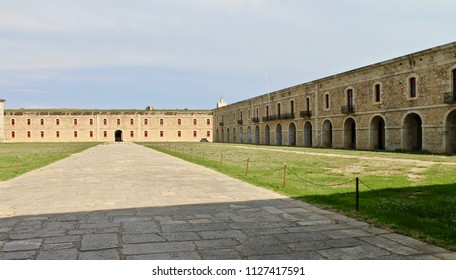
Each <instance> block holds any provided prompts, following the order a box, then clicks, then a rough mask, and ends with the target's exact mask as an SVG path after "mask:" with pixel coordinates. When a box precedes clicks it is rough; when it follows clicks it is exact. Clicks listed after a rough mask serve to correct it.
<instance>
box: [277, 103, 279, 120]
mask: <svg viewBox="0 0 456 280" xmlns="http://www.w3.org/2000/svg"><path fill="white" fill-rule="evenodd" d="M277 116H278V117H279V119H280V103H279V104H277Z"/></svg>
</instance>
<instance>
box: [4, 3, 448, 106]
mask: <svg viewBox="0 0 456 280" xmlns="http://www.w3.org/2000/svg"><path fill="white" fill-rule="evenodd" d="M455 18H456V1H453V0H451V1H450V0H433V1H430V0H394V1H393V0H383V1H366V0H364V1H361V0H344V1H333V0H331V1H324V0H320V1H305V0H280V1H279V0H244V1H242V0H212V1H211V0H188V1H184V0H180V1H179V0H128V1H127V0H124V1H120V0H72V1H70V0H40V1H36V0H14V1H13V0H0V98H4V99H7V102H6V104H5V106H6V108H21V107H24V108H37V107H38V108H57V107H58V108H62V107H64V108H100V109H110V108H126V109H127V108H128V109H130V108H131V109H142V108H145V107H146V106H147V105H152V106H154V107H156V108H167V109H174V108H193V109H200V108H201V109H211V108H213V107H214V106H215V104H216V102H217V100H218V99H219V98H220V96H223V97H224V99H225V100H226V101H227V102H228V103H232V102H237V101H240V100H243V99H246V98H250V97H253V96H257V95H261V94H264V93H266V92H267V90H268V89H269V90H270V91H273V90H278V89H281V88H285V87H289V86H293V85H296V84H300V83H304V82H308V81H311V80H314V79H318V78H322V77H325V76H329V75H333V74H337V73H340V72H344V71H348V70H351V69H354V68H357V67H361V66H365V65H368V64H372V63H376V62H380V61H383V60H387V59H391V58H394V57H397V56H401V55H405V54H409V53H412V52H416V51H420V50H423V49H427V48H431V47H435V46H438V45H442V44H446V43H449V42H452V41H456V36H455V34H456V33H455V31H454V26H455ZM265 73H266V75H265ZM265 76H267V77H268V84H269V87H267V83H266V78H265Z"/></svg>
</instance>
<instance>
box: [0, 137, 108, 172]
mask: <svg viewBox="0 0 456 280" xmlns="http://www.w3.org/2000/svg"><path fill="white" fill-rule="evenodd" d="M98 144H99V143H2V144H0V181H5V180H9V179H12V178H14V177H16V176H19V175H21V174H24V173H27V172H29V171H31V170H33V169H37V168H40V167H43V166H46V165H48V164H50V163H53V162H55V161H58V160H61V159H63V158H66V157H68V156H70V155H72V154H74V153H79V152H81V151H83V150H85V149H88V148H90V147H93V146H96V145H98Z"/></svg>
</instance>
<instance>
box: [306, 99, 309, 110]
mask: <svg viewBox="0 0 456 280" xmlns="http://www.w3.org/2000/svg"><path fill="white" fill-rule="evenodd" d="M306 111H307V112H309V111H310V98H309V97H307V98H306Z"/></svg>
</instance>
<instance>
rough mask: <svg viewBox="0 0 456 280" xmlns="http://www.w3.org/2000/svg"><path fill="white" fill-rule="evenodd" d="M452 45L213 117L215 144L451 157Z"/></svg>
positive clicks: (455, 109) (455, 116)
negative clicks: (401, 152)
mask: <svg viewBox="0 0 456 280" xmlns="http://www.w3.org/2000/svg"><path fill="white" fill-rule="evenodd" d="M455 97H456V42H455V43H450V44H447V45H443V46H439V47H435V48H432V49H428V50H424V51H421V52H418V53H414V54H410V55H406V56H402V57H399V58H396V59H392V60H389V61H385V62H381V63H377V64H374V65H370V66H366V67H363V68H359V69H355V70H352V71H348V72H345V73H341V74H337V75H334V76H330V77H326V78H322V79H319V80H316V81H312V82H308V83H304V84H301V85H297V86H294V87H290V88H286V89H282V90H279V91H276V92H272V93H269V94H265V95H261V96H258V97H255V98H252V99H248V100H244V101H240V102H237V103H234V104H231V105H227V106H223V107H220V108H216V109H215V110H214V135H215V136H214V140H215V141H216V142H235V143H252V144H271V145H290V146H306V147H333V148H353V149H365V150H391V151H394V150H404V151H421V150H423V151H429V152H437V153H455V151H456V98H455Z"/></svg>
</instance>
